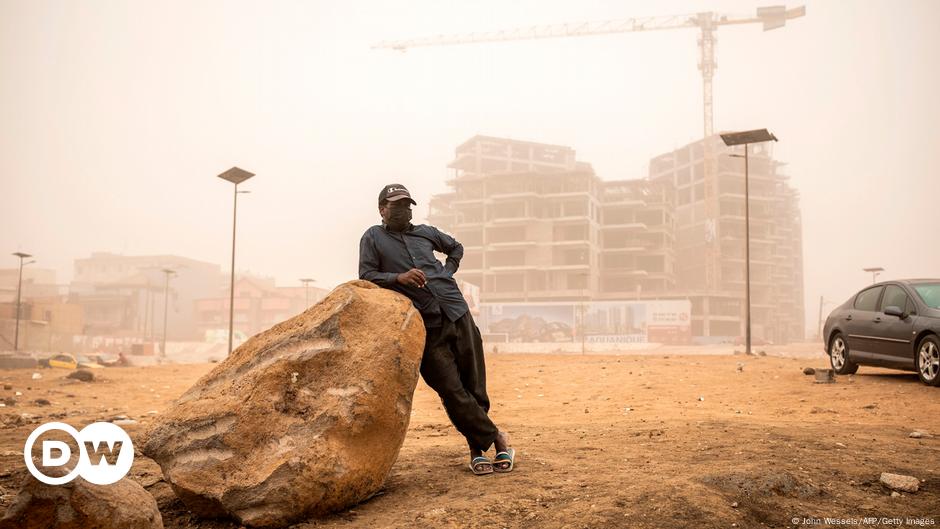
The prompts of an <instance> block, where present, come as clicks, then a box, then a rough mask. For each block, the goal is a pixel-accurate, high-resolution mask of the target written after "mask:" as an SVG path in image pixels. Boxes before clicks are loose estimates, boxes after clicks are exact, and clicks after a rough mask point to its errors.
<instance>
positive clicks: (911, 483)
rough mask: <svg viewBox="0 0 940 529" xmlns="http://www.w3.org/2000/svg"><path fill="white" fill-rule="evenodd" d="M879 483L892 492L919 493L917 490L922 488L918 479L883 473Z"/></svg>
mask: <svg viewBox="0 0 940 529" xmlns="http://www.w3.org/2000/svg"><path fill="white" fill-rule="evenodd" d="M879 481H881V483H882V484H883V485H884V486H886V487H888V488H889V489H891V490H899V491H902V492H917V489H919V488H920V481H919V480H918V479H917V478H915V477H913V476H905V475H903V474H891V473H889V472H882V473H881V478H880V479H879Z"/></svg>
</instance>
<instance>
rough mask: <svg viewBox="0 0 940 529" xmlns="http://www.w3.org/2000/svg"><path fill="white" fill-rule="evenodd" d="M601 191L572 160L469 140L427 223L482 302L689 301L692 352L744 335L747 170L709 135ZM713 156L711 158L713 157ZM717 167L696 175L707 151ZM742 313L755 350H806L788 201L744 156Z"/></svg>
mask: <svg viewBox="0 0 940 529" xmlns="http://www.w3.org/2000/svg"><path fill="white" fill-rule="evenodd" d="M705 141H710V142H711V144H710V145H705V143H704V142H696V143H693V144H691V145H687V146H685V147H682V148H680V149H677V150H675V151H673V152H670V153H666V154H663V155H661V156H657V157H656V158H654V159H653V160H652V161H651V162H650V174H649V175H648V177H647V178H642V179H635V180H618V181H604V180H601V179H600V178H598V176H597V175H596V174H595V173H594V170H593V169H592V168H591V166H590V164H587V163H584V162H581V161H578V160H577V159H576V157H575V151H574V150H573V149H571V148H569V147H564V146H558V145H547V144H541V143H534V142H526V141H516V140H509V139H502V138H493V137H486V136H476V137H473V138H471V139H470V140H469V141H467V142H465V143H464V144H462V145H460V146H459V147H457V150H456V156H455V158H454V160H453V161H452V162H451V163H450V164H449V167H451V168H452V169H453V170H454V176H453V178H452V179H451V180H449V181H448V185H449V186H450V187H451V188H452V191H451V192H449V193H445V194H440V195H436V196H434V197H433V198H432V200H431V203H430V212H429V216H428V220H429V222H431V223H432V224H435V225H437V226H439V227H441V228H442V229H445V230H447V231H449V232H451V233H453V234H454V236H455V237H456V239H457V240H458V241H460V242H461V243H462V244H463V245H464V249H465V254H464V259H463V261H462V262H461V266H460V271H459V272H458V275H459V276H461V277H462V278H463V279H464V280H466V281H467V282H469V283H473V284H477V285H480V287H481V293H480V299H481V302H482V303H483V304H484V305H486V304H488V303H489V304H492V303H512V302H581V303H584V302H585V301H591V302H601V301H623V300H676V299H683V300H684V299H687V300H689V301H690V302H691V305H692V322H691V330H692V335H693V337H696V338H697V339H698V341H721V340H726V339H734V338H737V337H739V336H742V335H743V334H744V303H743V301H744V167H743V161H742V160H740V159H737V158H732V157H730V156H728V155H729V154H730V153H731V151H730V149H729V148H727V147H724V145H723V144H721V140H720V139H719V138H718V137H717V136H713V137H710V138H708V139H707V140H705ZM719 144H721V145H719ZM706 146H707V147H709V148H710V149H711V152H712V153H714V154H713V157H714V159H715V160H716V162H715V164H716V167H715V170H713V171H709V172H710V173H711V174H713V176H711V177H708V176H706V170H705V163H704V160H705V147H706ZM750 148H751V152H750V160H751V162H750V163H751V166H750V177H751V178H750V182H751V187H750V194H751V278H752V281H751V300H752V329H753V334H754V336H755V337H757V338H763V339H766V340H771V341H773V342H776V343H785V342H788V341H794V340H799V339H802V338H803V278H802V273H803V265H802V250H801V249H802V240H801V237H802V230H801V225H800V212H799V196H798V194H797V192H796V191H795V190H793V189H792V188H791V187H790V186H789V185H788V183H787V177H786V176H784V175H782V174H781V172H780V171H779V168H780V166H781V165H782V164H780V163H779V162H777V161H775V160H774V159H773V157H772V155H771V153H769V152H767V151H765V150H763V149H765V147H762V146H759V145H756V146H751V147H750Z"/></svg>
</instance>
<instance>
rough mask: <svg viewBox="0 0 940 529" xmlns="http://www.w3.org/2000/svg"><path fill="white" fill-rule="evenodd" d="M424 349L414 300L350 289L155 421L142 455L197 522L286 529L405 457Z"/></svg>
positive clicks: (231, 360) (372, 483)
mask: <svg viewBox="0 0 940 529" xmlns="http://www.w3.org/2000/svg"><path fill="white" fill-rule="evenodd" d="M424 340H425V332H424V323H423V321H422V319H421V315H420V313H418V312H417V310H415V309H414V306H413V305H412V303H411V301H410V300H409V299H408V298H406V297H404V296H402V295H400V294H398V293H396V292H394V291H391V290H388V289H383V288H380V287H378V286H376V285H375V284H373V283H370V282H368V281H350V282H348V283H345V284H342V285H340V286H338V287H337V288H336V289H335V290H333V292H331V293H330V295H329V296H327V297H326V298H325V299H324V300H322V301H321V302H320V303H318V304H317V305H315V306H313V307H311V308H310V309H308V310H307V311H305V312H304V313H302V314H300V315H298V316H295V317H294V318H291V319H289V320H287V321H285V322H282V323H279V324H277V325H275V326H274V327H272V328H271V329H268V330H267V331H264V332H262V333H260V334H258V335H256V336H253V337H251V338H250V339H249V340H248V341H247V342H245V343H244V344H243V345H241V346H240V347H238V348H237V349H236V350H235V351H233V352H232V354H231V356H229V357H227V358H226V359H224V360H223V361H222V362H220V363H219V364H218V365H216V366H215V368H214V369H213V370H212V371H211V372H210V373H209V374H207V375H205V376H204V377H202V378H201V379H200V380H199V381H197V382H196V384H195V385H194V386H193V387H191V388H190V389H189V390H187V391H186V393H184V394H183V395H182V396H181V397H180V398H179V399H178V400H177V401H176V402H175V403H174V404H173V405H172V406H171V407H170V408H169V409H168V410H166V411H165V412H163V413H161V414H160V415H158V416H156V417H155V418H154V423H153V425H152V426H151V427H150V428H149V430H148V431H147V432H146V433H145V435H143V436H141V439H143V440H144V441H143V442H142V444H141V451H142V452H143V453H144V454H145V455H147V456H148V457H150V458H152V459H154V460H155V461H156V462H157V463H158V464H159V465H160V467H161V469H162V470H163V476H164V479H165V480H166V482H167V483H169V484H170V486H171V487H172V488H173V490H174V492H175V493H176V494H177V496H179V498H180V499H181V500H182V501H183V503H184V504H185V505H186V507H187V508H188V509H189V510H190V511H192V512H194V513H195V514H197V515H201V516H206V517H218V516H230V517H232V518H234V519H236V520H237V521H238V522H239V523H241V524H243V525H246V526H251V527H284V526H286V525H289V524H291V523H293V522H295V521H298V520H301V519H304V518H307V517H310V516H319V515H324V514H326V513H329V512H332V511H336V510H339V509H343V508H346V507H349V506H350V505H353V504H356V503H358V502H361V501H363V500H365V499H367V498H369V497H370V496H372V495H374V494H375V493H377V492H378V491H379V489H380V488H381V487H382V484H383V482H384V481H385V478H386V477H387V476H388V473H389V471H390V470H391V468H392V464H393V463H394V462H395V460H396V458H397V457H398V452H399V450H400V449H401V445H402V442H403V441H404V436H405V432H406V430H407V428H408V421H409V419H410V416H411V401H412V397H413V395H414V390H415V386H416V384H417V382H418V369H419V366H420V364H421V355H422V352H423V350H424ZM293 373H297V376H296V378H295V377H293V375H292V374H293ZM292 380H296V381H295V382H292Z"/></svg>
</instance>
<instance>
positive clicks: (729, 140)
mask: <svg viewBox="0 0 940 529" xmlns="http://www.w3.org/2000/svg"><path fill="white" fill-rule="evenodd" d="M721 140H722V141H723V142H725V145H727V146H729V147H731V146H734V145H744V156H741V155H738V154H732V155H731V156H734V157H743V158H744V308H745V313H744V322H745V323H744V325H745V338H744V340H745V344H746V345H745V353H746V354H751V210H750V202H751V201H750V190H749V188H748V157H747V153H748V151H749V150H750V148H749V146H750V144H752V143H761V142H765V141H777V137H776V136H774V135H773V134H771V133H770V132H767V129H756V130H748V131H744V132H726V133H724V134H721Z"/></svg>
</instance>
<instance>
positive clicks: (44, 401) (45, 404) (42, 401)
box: [33, 399, 52, 406]
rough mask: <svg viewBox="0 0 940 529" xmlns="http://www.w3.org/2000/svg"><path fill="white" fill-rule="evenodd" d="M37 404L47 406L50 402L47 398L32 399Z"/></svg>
mask: <svg viewBox="0 0 940 529" xmlns="http://www.w3.org/2000/svg"><path fill="white" fill-rule="evenodd" d="M33 402H34V403H35V404H36V405H37V406H49V405H51V404H52V403H51V402H49V400H47V399H36V400H34V401H33Z"/></svg>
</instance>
